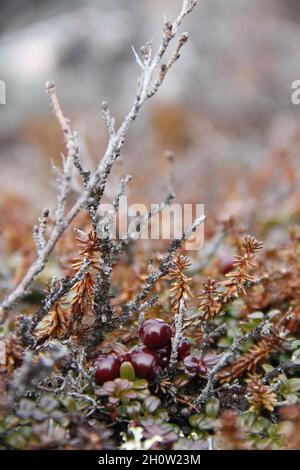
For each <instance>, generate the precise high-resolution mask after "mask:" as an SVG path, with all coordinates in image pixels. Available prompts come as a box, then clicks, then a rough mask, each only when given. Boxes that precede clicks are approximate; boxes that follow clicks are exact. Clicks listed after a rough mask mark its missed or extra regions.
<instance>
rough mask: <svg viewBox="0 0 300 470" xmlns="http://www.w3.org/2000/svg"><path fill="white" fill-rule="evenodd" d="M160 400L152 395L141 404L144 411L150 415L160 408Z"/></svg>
mask: <svg viewBox="0 0 300 470" xmlns="http://www.w3.org/2000/svg"><path fill="white" fill-rule="evenodd" d="M160 404H161V402H160V399H159V398H157V397H156V396H154V395H150V396H149V397H147V398H146V399H145V401H144V403H143V407H144V411H145V412H146V413H149V414H152V413H154V412H155V411H156V410H157V409H158V408H159V407H160Z"/></svg>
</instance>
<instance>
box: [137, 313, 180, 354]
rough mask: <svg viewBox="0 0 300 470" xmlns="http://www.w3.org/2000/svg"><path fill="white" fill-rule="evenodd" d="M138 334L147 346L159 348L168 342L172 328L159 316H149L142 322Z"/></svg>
mask: <svg viewBox="0 0 300 470" xmlns="http://www.w3.org/2000/svg"><path fill="white" fill-rule="evenodd" d="M139 336H140V340H141V341H142V343H143V344H144V345H145V346H147V347H148V348H150V349H159V348H162V347H163V346H165V345H166V344H168V343H169V342H170V340H171V336H172V328H171V327H170V325H168V323H166V322H164V321H163V320H161V319H160V318H150V319H149V320H146V321H145V322H144V323H143V325H142V327H141V328H140V331H139Z"/></svg>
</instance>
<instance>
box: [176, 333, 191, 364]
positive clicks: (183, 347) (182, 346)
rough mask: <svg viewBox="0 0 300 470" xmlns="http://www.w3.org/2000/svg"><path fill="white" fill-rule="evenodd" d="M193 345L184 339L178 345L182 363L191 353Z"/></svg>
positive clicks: (179, 357)
mask: <svg viewBox="0 0 300 470" xmlns="http://www.w3.org/2000/svg"><path fill="white" fill-rule="evenodd" d="M190 349H191V344H190V342H189V340H188V339H186V338H182V339H181V340H180V342H179V345H178V359H179V360H180V361H182V360H183V359H184V358H185V357H186V356H187V355H188V354H189V352H190Z"/></svg>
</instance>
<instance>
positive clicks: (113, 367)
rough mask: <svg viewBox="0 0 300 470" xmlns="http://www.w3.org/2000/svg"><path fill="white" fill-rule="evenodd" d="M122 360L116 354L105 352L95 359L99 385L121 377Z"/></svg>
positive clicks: (96, 376) (96, 379)
mask: <svg viewBox="0 0 300 470" xmlns="http://www.w3.org/2000/svg"><path fill="white" fill-rule="evenodd" d="M121 362H122V361H121V360H120V359H119V358H118V357H117V356H115V355H114V354H103V355H102V356H99V357H98V358H97V359H96V361H95V367H96V372H95V381H96V382H97V384H98V385H103V384H104V383H105V382H107V381H108V380H114V379H116V378H117V377H119V370H120V366H121Z"/></svg>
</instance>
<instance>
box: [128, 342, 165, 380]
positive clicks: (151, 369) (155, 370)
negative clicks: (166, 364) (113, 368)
mask: <svg viewBox="0 0 300 470" xmlns="http://www.w3.org/2000/svg"><path fill="white" fill-rule="evenodd" d="M129 360H130V362H131V364H132V365H133V368H134V371H135V374H136V376H137V377H140V378H145V379H153V377H155V376H156V375H159V374H161V372H162V369H161V366H160V360H159V357H158V356H157V355H156V354H155V352H154V351H151V349H148V348H136V349H133V351H131V352H130V354H129Z"/></svg>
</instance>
